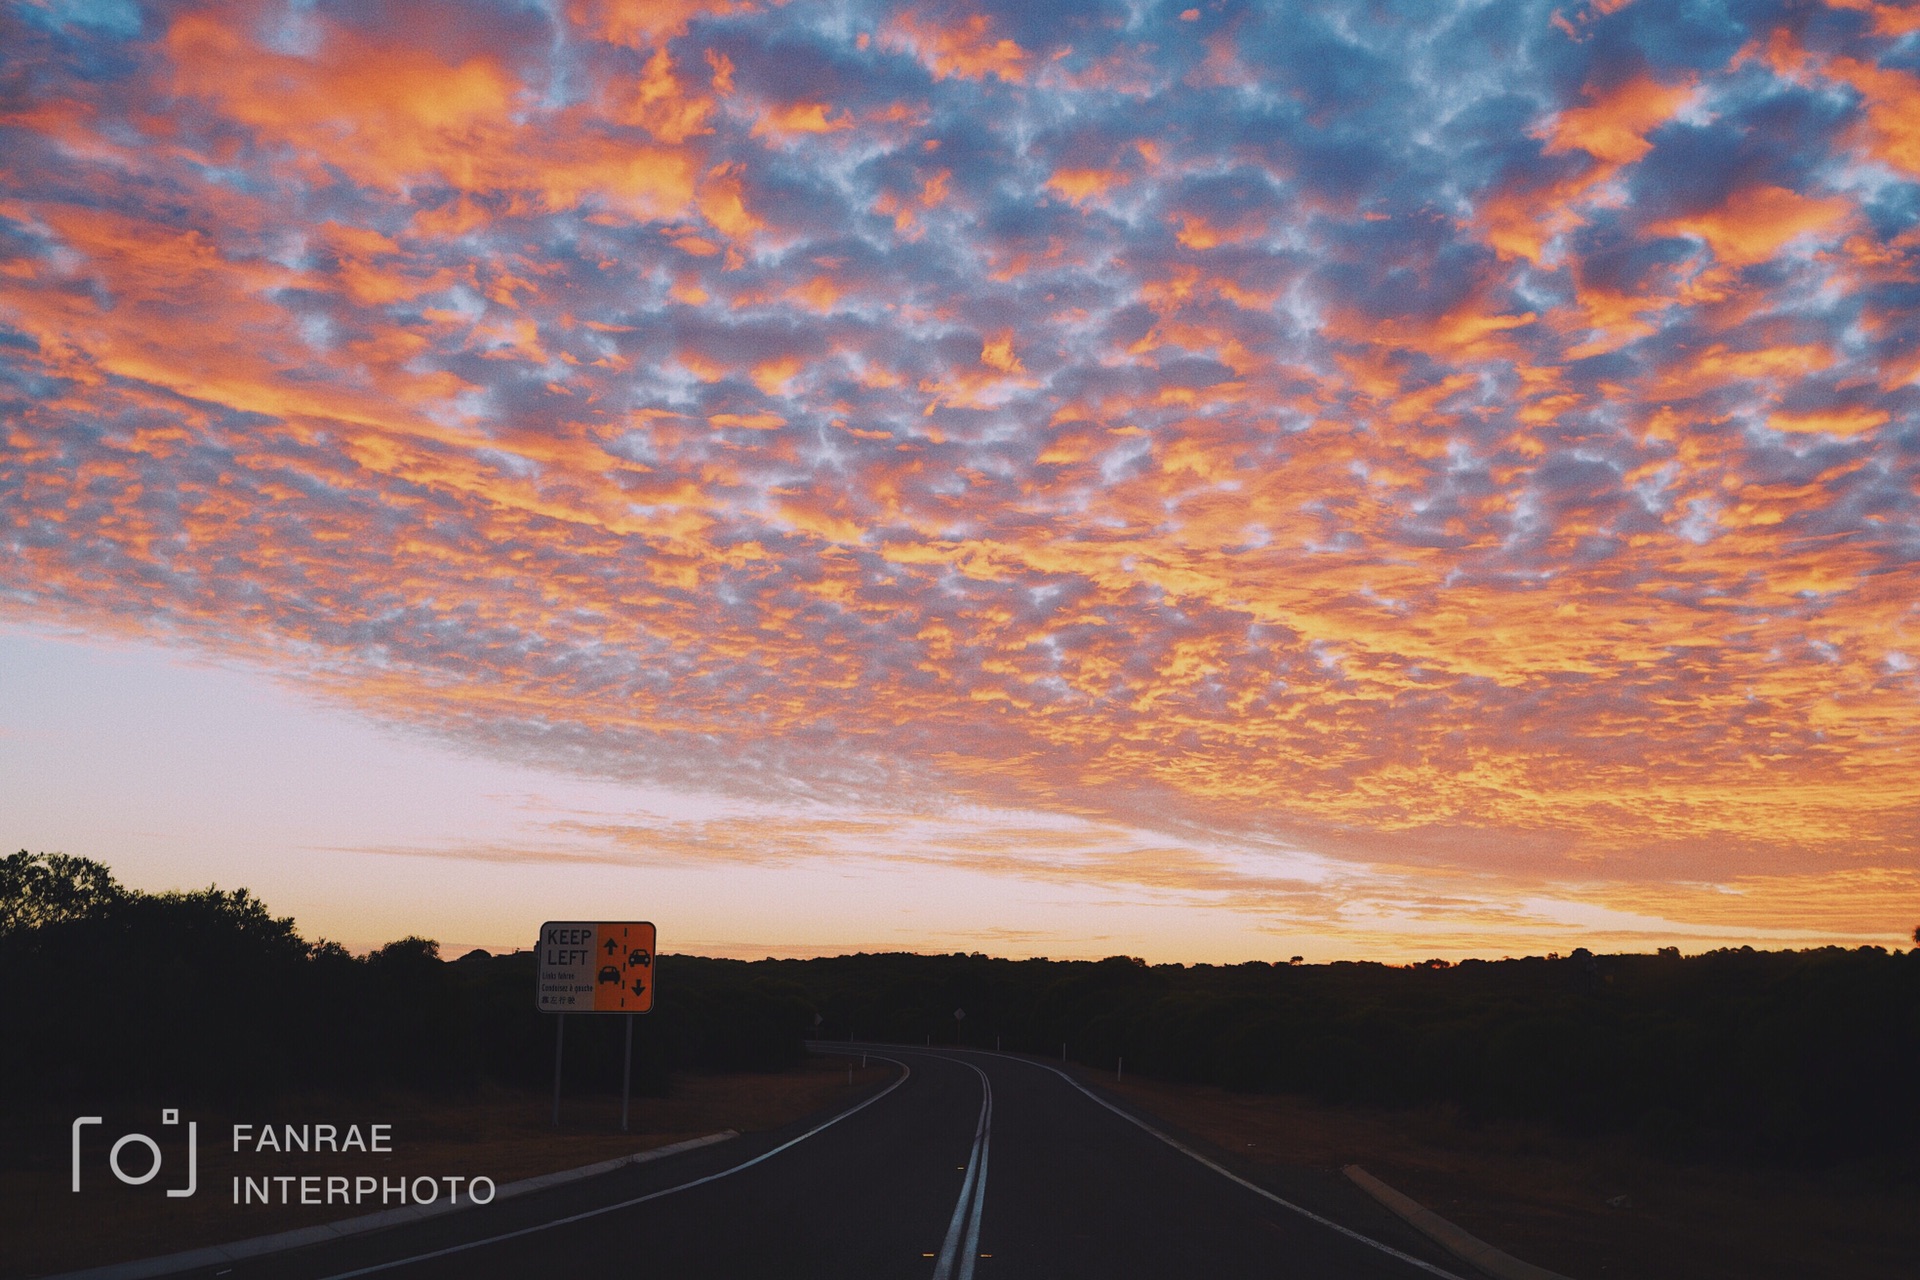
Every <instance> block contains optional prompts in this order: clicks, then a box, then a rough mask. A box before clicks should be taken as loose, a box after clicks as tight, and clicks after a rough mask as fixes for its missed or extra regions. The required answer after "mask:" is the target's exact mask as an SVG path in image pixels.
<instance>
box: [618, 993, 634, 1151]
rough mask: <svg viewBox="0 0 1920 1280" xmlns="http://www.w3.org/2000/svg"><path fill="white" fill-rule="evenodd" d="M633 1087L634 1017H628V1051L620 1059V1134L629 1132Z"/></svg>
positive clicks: (630, 1015) (629, 1015)
mask: <svg viewBox="0 0 1920 1280" xmlns="http://www.w3.org/2000/svg"><path fill="white" fill-rule="evenodd" d="M632 1086H633V1015H632V1014H628V1015H627V1051H626V1052H625V1053H624V1054H622V1055H621V1057H620V1132H622V1133H625V1132H626V1131H627V1095H628V1094H629V1093H631V1092H632Z"/></svg>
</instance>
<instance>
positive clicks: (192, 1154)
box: [73, 1107, 200, 1200]
mask: <svg viewBox="0 0 1920 1280" xmlns="http://www.w3.org/2000/svg"><path fill="white" fill-rule="evenodd" d="M103 1123H105V1122H104V1121H103V1120H102V1118H101V1117H99V1116H79V1117H77V1118H76V1119H75V1120H74V1122H73V1189H74V1191H75V1192H76V1193H78V1192H79V1190H80V1131H81V1130H82V1129H84V1128H86V1127H87V1126H89V1125H96V1124H103ZM160 1123H161V1124H163V1125H177V1124H179V1123H180V1109H179V1108H178V1107H167V1108H165V1109H164V1110H162V1111H161V1112H160ZM128 1147H145V1148H146V1149H147V1159H148V1164H147V1167H146V1169H145V1171H144V1172H139V1171H138V1170H139V1163H138V1162H139V1160H140V1157H139V1156H137V1155H136V1156H133V1157H132V1160H133V1162H134V1169H135V1170H136V1172H128V1170H127V1169H126V1168H125V1167H124V1166H123V1165H122V1163H121V1160H122V1153H124V1152H125V1151H126V1149H127V1148H128ZM162 1163H164V1157H163V1156H162V1155H161V1152H160V1144H159V1143H158V1142H155V1141H154V1140H153V1139H152V1138H151V1137H149V1136H148V1135H146V1134H144V1133H126V1134H122V1135H121V1136H120V1137H119V1138H118V1139H117V1140H116V1141H115V1142H114V1144H113V1146H112V1148H111V1149H109V1150H108V1152H107V1168H109V1169H111V1170H112V1171H113V1176H114V1177H116V1178H118V1179H120V1181H122V1182H124V1183H126V1184H127V1185H128V1186H130V1187H141V1186H145V1185H146V1184H147V1183H149V1182H152V1181H153V1180H154V1178H155V1177H157V1176H158V1175H159V1173H160V1166H161V1164H162ZM199 1180H200V1122H199V1121H197V1120H189V1121H187V1185H186V1186H184V1187H168V1188H167V1198H168V1199H169V1200H184V1199H185V1198H186V1197H188V1196H190V1195H192V1194H193V1193H194V1190H195V1189H196V1188H197V1187H198V1186H199Z"/></svg>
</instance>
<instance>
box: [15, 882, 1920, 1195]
mask: <svg viewBox="0 0 1920 1280" xmlns="http://www.w3.org/2000/svg"><path fill="white" fill-rule="evenodd" d="M0 875H3V876H4V879H0V1025H4V1026H5V1027H6V1028H7V1029H8V1034H6V1035H5V1036H0V1086H3V1087H5V1088H7V1089H8V1090H9V1095H8V1096H10V1097H14V1098H19V1099H31V1098H36V1097H38V1098H42V1099H46V1100H49V1101H52V1100H58V1099H88V1100H91V1101H104V1100H105V1099H106V1098H109V1097H127V1096H140V1097H153V1096H158V1095H165V1097H166V1098H167V1099H169V1100H171V1101H173V1102H182V1101H189V1100H192V1099H195V1098H199V1099H221V1100H230V1099H232V1098H234V1097H237V1096H238V1097H244V1096H248V1095H259V1094H265V1093H271V1092H275V1091H279V1090H283V1089H287V1088H304V1087H321V1088H328V1089H341V1088H347V1089H357V1088H381V1087H388V1086H405V1087H411V1088H420V1089H427V1090H436V1091H441V1090H457V1089H464V1088H467V1087H470V1086H472V1085H473V1084H475V1083H477V1082H478V1081H480V1080H483V1079H492V1080H497V1081H502V1082H506V1083H513V1084H519V1085H525V1086H532V1087H540V1086H544V1085H545V1084H547V1083H548V1082H549V1081H550V1080H551V1079H552V1075H551V1073H552V1070H553V1047H554V1045H553V1041H554V1019H553V1018H551V1017H548V1016H544V1015H541V1014H539V1013H538V1012H536V1011H535V1010H534V1008H533V987H534V957H533V955H532V953H530V952H522V953H516V954H513V955H505V956H489V955H486V954H485V953H484V952H475V953H473V954H470V955H467V956H463V957H461V958H460V959H458V960H454V961H444V960H442V959H441V958H440V957H439V955H438V949H437V948H436V947H435V945H434V944H433V943H432V942H429V941H426V940H425V939H421V938H405V939H402V940H401V941H398V942H394V943H391V944H389V945H387V946H385V947H383V948H381V949H380V950H378V951H376V952H374V953H372V954H371V955H369V956H366V957H365V958H359V959H356V958H355V957H353V956H351V955H349V954H348V953H347V952H346V951H345V950H344V949H342V948H340V947H338V946H336V945H334V944H332V943H326V942H321V943H309V942H306V941H304V940H303V939H302V938H301V937H300V935H299V934H298V932H296V930H295V929H294V925H293V921H291V920H288V919H276V918H274V917H273V916H272V915H270V914H269V913H268V911H267V910H266V908H265V907H264V906H263V905H262V904H261V903H260V902H259V900H258V899H256V898H254V897H252V896H251V895H250V894H248V893H247V892H246V891H245V890H236V891H233V892H224V891H221V890H218V889H206V890H202V891H199V892H196V893H173V894H160V895H153V894H142V893H136V892H130V891H126V890H124V889H122V888H120V887H119V886H117V885H115V884H114V883H113V880H112V877H111V876H110V875H108V874H107V873H106V869H105V868H104V867H100V866H99V865H98V864H95V863H88V862H86V861H85V860H83V859H57V858H56V857H48V856H46V855H38V856H34V857H29V856H28V855H27V854H25V853H22V854H19V855H16V856H14V857H11V858H7V859H4V860H0ZM656 964H657V968H656V973H657V976H658V982H659V990H660V993H661V994H660V1001H661V1003H660V1007H659V1009H658V1010H657V1011H656V1012H654V1013H652V1014H650V1015H648V1016H646V1017H643V1018H640V1019H638V1020H637V1022H636V1033H635V1036H634V1082H635V1087H636V1088H637V1089H640V1090H642V1091H647V1090H659V1089H662V1088H664V1086H665V1081H666V1077H667V1073H668V1071H670V1070H672V1069H675V1068H700V1069H756V1070H772V1069H778V1068H781V1067H785V1066H788V1065H791V1064H793V1063H794V1062H796V1061H798V1060H799V1058H800V1056H801V1054H802V1053H803V1051H804V1047H805V1046H804V1037H805V1036H806V1035H807V1034H809V1031H810V1029H812V1028H813V1025H814V1018H815V1016H816V1011H818V1015H819V1016H820V1017H821V1018H822V1022H821V1024H820V1025H819V1027H818V1030H817V1032H816V1034H818V1035H820V1036H823V1037H826V1038H829V1039H840V1038H844V1037H848V1036H858V1037H859V1038H861V1039H863V1040H883V1041H895V1042H904V1043H912V1044H918V1043H921V1042H922V1041H923V1040H927V1039H931V1041H932V1042H933V1043H935V1044H952V1043H954V1042H955V1041H956V1040H960V1041H962V1042H964V1043H966V1044H970V1045H973V1046H977V1047H991V1046H992V1045H993V1044H994V1043H995V1040H996V1037H997V1038H998V1039H999V1041H1000V1042H1001V1043H1002V1044H1003V1045H1004V1046H1005V1048H1007V1049H1008V1050H1016V1051H1020V1052H1026V1053H1033V1054H1039V1055H1044V1056H1046V1057H1049V1058H1057V1057H1059V1056H1060V1054H1061V1053H1062V1049H1063V1046H1064V1050H1065V1053H1066V1055H1067V1056H1068V1057H1069V1058H1070V1059H1072V1060H1073V1061H1074V1062H1076V1063H1081V1064H1084V1065H1089V1066H1095V1067H1100V1068H1103V1069H1111V1068H1112V1067H1113V1066H1114V1065H1115V1064H1116V1062H1117V1060H1118V1059H1120V1058H1122V1057H1124V1058H1125V1060H1126V1064H1127V1070H1128V1071H1129V1072H1137V1073H1139V1074H1142V1075H1148V1076H1153V1077H1157V1078H1160V1079H1164V1080H1171V1081H1180V1082H1188V1083H1204V1084H1218V1085H1224V1086H1226V1087H1228V1088H1232V1089H1239V1090H1256V1091H1257V1090H1270V1091H1285V1092H1294V1093H1302V1094H1308V1095H1312V1096H1315V1097H1318V1098H1322V1099H1325V1100H1328V1101H1337V1102H1356V1103H1365V1104H1369V1105H1377V1106H1386V1107H1407V1106H1419V1105H1426V1104H1434V1103H1446V1104H1453V1105H1455V1106H1457V1107H1459V1108H1460V1109H1461V1110H1462V1111H1463V1112H1464V1113H1465V1114H1466V1115H1467V1116H1469V1117H1486V1118H1518V1119H1525V1120H1533V1121H1543V1122H1547V1123H1552V1124H1556V1125H1559V1126H1563V1127H1565V1128H1568V1129H1572V1130H1579V1131H1583V1132H1589V1133H1599V1132H1632V1133H1637V1134H1639V1135H1640V1136H1641V1137H1643V1138H1645V1139H1647V1140H1648V1141H1650V1142H1652V1143H1654V1144H1655V1145H1657V1146H1659V1147H1662V1148H1664V1149H1666V1150H1668V1151H1670V1152H1671V1153H1673V1154H1683V1155H1713V1154H1719V1155H1726V1156H1734V1157H1742V1158H1751V1157H1764V1158H1771V1159H1787V1160H1794V1161H1802V1162H1831V1161H1837V1160H1853V1159H1869V1160H1876V1161H1882V1162H1891V1163H1894V1164H1900V1165H1904V1166H1907V1167H1909V1168H1912V1167H1913V1166H1914V1159H1915V1157H1914V1155H1913V1153H1914V1152H1915V1151H1917V1150H1920V1090H1916V1089H1915V1088H1914V1087H1913V1082H1914V1081H1915V1080H1916V1079H1920V949H1916V950H1915V951H1912V952H1893V953H1889V952H1886V951H1883V950H1881V949H1879V948H1874V947H1865V948H1861V949H1859V950H1856V951H1845V950H1841V949H1838V948H1826V949H1822V950H1814V951H1799V952H1756V951H1753V950H1751V949H1749V948H1741V949H1740V950H1737V951H1734V950H1727V951H1716V952H1711V953H1709V954H1706V955H1700V956H1693V957H1690V958H1683V957H1681V955H1680V954H1679V952H1678V951H1675V950H1673V949H1672V948H1663V949H1662V950H1661V952H1660V953H1659V954H1657V955H1650V956H1649V955H1618V956H1595V955H1590V954H1588V953H1587V952H1586V951H1584V950H1580V951H1575V952H1574V953H1573V954H1572V955H1570V956H1568V957H1566V958H1564V959H1561V958H1548V959H1540V958H1538V957H1532V958H1527V959H1522V960H1504V961H1497V962H1484V961H1477V960H1469V961H1465V962H1463V963H1461V964H1458V965H1449V964H1447V963H1446V962H1445V961H1438V960H1433V961H1427V962H1426V963H1424V964H1420V965H1415V966H1412V967H1409V968H1394V967H1389V966H1386V965H1379V964H1347V963H1340V964H1329V965H1304V964H1300V963H1298V962H1297V961H1296V962H1293V963H1287V964H1274V965H1269V964H1263V963H1258V962H1255V963H1249V964H1242V965H1230V966H1212V965H1194V966H1191V967H1187V966H1182V965H1177V964H1176V965H1156V966H1149V965H1147V964H1145V963H1144V962H1142V961H1139V960H1135V959H1131V958H1128V957H1125V956H1115V957H1110V958H1108V959H1106V960H1100V961H1072V962H1052V961H1047V960H1020V961H1014V960H995V959H990V958H988V957H986V956H983V955H977V954H976V955H960V954H955V955H950V956H920V955H854V956H840V957H837V958H833V959H820V960H763V961H756V962H752V963H747V962H743V961H736V960H711V959H701V958H698V957H691V956H673V955H668V956H661V957H659V959H658V960H657V962H656ZM956 1009H964V1010H965V1012H966V1017H965V1019H964V1020H959V1019H956V1018H955V1017H954V1011H955V1010H956ZM622 1031H623V1026H622V1020H621V1019H619V1018H615V1017H574V1018H570V1019H568V1024H567V1031H566V1062H567V1070H566V1074H567V1079H568V1081H569V1088H570V1089H574V1088H578V1089H582V1090H586V1089H608V1088H614V1087H617V1085H618V1081H619V1072H620V1061H621V1051H622V1044H621V1033H622Z"/></svg>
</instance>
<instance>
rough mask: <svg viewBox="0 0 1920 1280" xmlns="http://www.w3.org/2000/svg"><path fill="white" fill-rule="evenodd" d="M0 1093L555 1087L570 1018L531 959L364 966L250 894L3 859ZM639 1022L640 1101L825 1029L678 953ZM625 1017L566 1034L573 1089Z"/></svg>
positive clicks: (618, 1049)
mask: <svg viewBox="0 0 1920 1280" xmlns="http://www.w3.org/2000/svg"><path fill="white" fill-rule="evenodd" d="M0 877H4V878H3V879H0V1026H4V1027H6V1029H7V1031H6V1034H5V1035H0V1088H4V1089H5V1090H6V1091H7V1096H9V1097H12V1098H15V1099H20V1100H26V1099H36V1098H37V1099H41V1100H44V1101H48V1102H55V1101H65V1100H86V1101H87V1102H89V1103H90V1104H100V1103H104V1102H106V1101H108V1100H110V1099H123V1098H124V1099H133V1098H160V1099H162V1100H164V1101H166V1102H168V1103H169V1104H170V1105H172V1104H179V1103H182V1102H192V1101H208V1100H217V1101H232V1100H235V1099H242V1098H249V1097H260V1096H267V1095H271V1094H274V1093H278V1092H282V1091H284V1090H287V1089H302V1088H324V1089H353V1090H363V1089H379V1088H387V1087H401V1088H411V1089H422V1090H427V1091H433V1092H445V1091H452V1090H461V1089H466V1088H470V1087H472V1086H473V1085H475V1084H477V1083H478V1082H479V1081H481V1080H483V1079H492V1080H496V1081H500V1082H503V1083H510V1084H519V1085H528V1086H536V1087H538V1086H544V1085H546V1084H547V1083H548V1082H550V1081H551V1079H552V1071H553V1048H554V1030H555V1025H554V1024H555V1019H554V1018H552V1017H551V1016H547V1015H543V1014H541V1013H539V1012H538V1011H537V1010H536V1009H535V1008H534V1004H533V992H534V966H533V955H532V953H530V952H528V953H521V954H515V955H505V956H489V955H487V954H485V953H484V952H476V953H473V954H470V955H468V956H464V957H462V958H461V959H459V960H457V961H452V962H447V961H443V960H442V959H441V958H440V955H439V948H438V947H437V946H436V945H435V944H434V943H433V942H431V941H428V940H427V939H424V938H403V939H401V940H400V941H398V942H393V943H389V944H388V945H387V946H385V947H382V948H380V949H379V950H377V951H375V952H373V953H372V954H370V955H368V956H366V957H364V958H355V957H354V956H352V955H350V954H349V953H348V952H347V951H346V950H345V949H344V948H342V947H340V946H338V945H337V944H334V943H330V942H318V943H310V942H308V941H306V940H305V939H303V938H301V936H300V935H299V933H298V931H297V930H296V929H295V928H294V922H293V921H292V920H291V919H287V918H275V917H274V916H273V915H271V914H270V913H269V912H268V911H267V909H266V907H265V905H264V904H262V903H261V902H260V900H259V899H257V898H255V897H253V896H252V895H251V894H249V893H248V892H247V891H246V890H244V889H240V890H235V891H232V892H227V891H224V890H220V889H213V888H209V889H204V890H200V891H198V892H194V893H167V894H147V893H139V892H134V891H130V890H126V889H124V888H122V887H121V886H119V885H117V884H115V883H114V881H113V878H112V876H111V874H110V873H109V872H108V871H107V869H106V868H105V867H103V866H101V865H100V864H98V863H94V862H89V861H87V860H85V859H81V858H64V857H62V856H61V855H58V854H54V855H45V854H41V855H29V854H27V853H26V852H25V851H22V852H21V853H19V854H16V855H13V856H11V857H8V858H5V859H0ZM656 973H657V975H658V981H659V983H660V984H661V987H662V989H663V990H665V991H667V992H670V993H671V998H668V999H663V1001H662V1004H661V1007H660V1009H659V1010H658V1011H656V1012H655V1013H652V1014H649V1015H647V1016H645V1017H642V1018H639V1019H636V1022H635V1031H634V1037H633V1055H634V1061H633V1079H634V1087H635V1089H636V1090H638V1091H641V1092H649V1091H654V1092H657V1091H660V1090H662V1089H664V1088H665V1084H666V1078H667V1073H668V1072H669V1071H670V1070H672V1069H675V1068H679V1067H691V1068H700V1069H713V1070H777V1069H780V1068H784V1067H787V1066H791V1065H792V1064H794V1063H795V1062H797V1061H799V1059H800V1058H801V1056H802V1055H803V1054H804V1052H805V1041H804V1036H805V1032H806V1030H807V1028H808V1027H810V1026H811V1025H812V1022H813V1010H812V1008H811V1007H810V1006H809V1005H808V1003H807V1001H806V998H805V996H804V995H803V994H802V993H801V992H800V991H799V990H798V989H797V988H795V987H793V986H792V985H791V984H790V983H786V982H783V981H782V980H780V979H779V978H777V977H774V976H772V975H768V974H765V973H763V972H756V971H755V970H754V969H752V968H750V967H749V966H747V965H744V964H740V963H737V962H731V961H720V960H703V959H698V958H690V957H681V956H662V957H660V958H659V960H658V961H657V965H656ZM622 1022H623V1020H622V1019H620V1018H618V1017H600V1016H577V1017H573V1018H569V1019H568V1020H567V1023H568V1025H567V1029H566V1079H567V1084H568V1089H569V1091H570V1092H571V1091H575V1090H592V1089H611V1088H618V1086H619V1081H620V1067H621V1057H622V1053H623V1048H624V1046H623V1043H622V1034H623V1032H624V1030H625V1028H624V1027H623V1025H622Z"/></svg>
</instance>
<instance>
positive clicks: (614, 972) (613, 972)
mask: <svg viewBox="0 0 1920 1280" xmlns="http://www.w3.org/2000/svg"><path fill="white" fill-rule="evenodd" d="M600 981H602V982H618V981H620V971H619V970H618V969H616V968H614V967H613V966H612V965H608V966H607V967H606V968H604V969H602V970H601V971H600Z"/></svg>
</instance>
